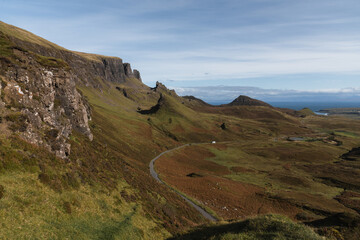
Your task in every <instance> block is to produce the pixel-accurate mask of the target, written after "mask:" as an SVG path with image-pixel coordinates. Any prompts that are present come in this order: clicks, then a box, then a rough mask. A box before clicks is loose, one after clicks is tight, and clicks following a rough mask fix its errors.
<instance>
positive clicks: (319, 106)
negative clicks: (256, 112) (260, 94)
mask: <svg viewBox="0 0 360 240" xmlns="http://www.w3.org/2000/svg"><path fill="white" fill-rule="evenodd" d="M268 103H269V104H271V105H272V106H274V107H279V108H290V109H294V110H301V109H303V108H310V109H311V110H312V111H313V112H317V111H319V110H324V109H329V108H360V102H268Z"/></svg>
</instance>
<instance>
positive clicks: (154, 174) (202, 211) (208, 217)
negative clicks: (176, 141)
mask: <svg viewBox="0 0 360 240" xmlns="http://www.w3.org/2000/svg"><path fill="white" fill-rule="evenodd" d="M189 145H190V144H185V145H182V146H180V147H176V148H173V149H170V150H167V151H165V152H162V153H160V154H159V155H158V156H156V157H155V158H154V159H153V160H151V162H150V164H149V167H150V174H151V176H152V177H153V178H155V179H156V180H157V181H158V182H159V183H161V184H164V185H165V186H167V187H168V188H170V189H171V190H173V191H174V192H175V193H176V194H178V195H179V196H180V197H182V198H183V199H184V200H185V201H186V202H187V203H189V204H190V205H191V206H193V207H194V208H195V209H196V210H197V211H198V212H199V213H201V215H203V216H204V217H205V218H206V219H208V220H210V221H212V222H217V221H218V220H217V219H216V218H215V217H214V216H212V215H211V214H210V213H208V212H206V211H205V210H204V209H203V208H202V207H200V206H199V205H197V204H196V203H194V202H193V201H191V200H190V199H189V198H187V197H186V196H185V195H184V194H183V193H181V192H179V191H177V190H176V189H174V188H172V187H170V186H169V185H167V184H165V182H164V181H162V180H161V179H160V178H159V175H158V174H157V173H156V171H155V169H154V163H155V161H156V160H157V159H158V158H160V157H161V156H162V155H164V154H166V153H168V152H171V151H174V150H177V149H180V148H183V147H186V146H189Z"/></svg>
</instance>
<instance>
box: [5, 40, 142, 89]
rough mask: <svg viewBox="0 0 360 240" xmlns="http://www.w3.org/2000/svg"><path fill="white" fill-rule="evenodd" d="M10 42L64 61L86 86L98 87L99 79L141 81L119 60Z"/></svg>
mask: <svg viewBox="0 0 360 240" xmlns="http://www.w3.org/2000/svg"><path fill="white" fill-rule="evenodd" d="M10 39H11V41H12V42H14V43H15V44H16V46H20V47H22V48H24V49H27V50H29V51H31V52H34V53H36V54H39V55H42V56H46V57H53V58H58V59H62V60H64V61H65V62H66V63H67V64H68V65H69V66H70V67H71V68H72V69H73V70H74V73H75V74H76V76H77V77H78V78H77V79H76V80H77V81H79V83H82V84H85V85H87V86H89V85H90V86H94V87H100V86H99V84H98V82H99V78H101V79H102V80H106V81H109V82H114V83H125V82H127V81H128V80H129V79H130V78H135V79H137V80H139V81H141V77H140V73H139V71H138V70H136V69H134V71H132V69H131V66H130V63H123V61H122V59H121V58H118V57H107V56H101V55H95V54H86V53H77V52H71V51H68V50H64V49H56V48H48V47H44V46H41V45H38V44H35V43H31V42H26V41H23V40H20V39H17V38H14V37H10Z"/></svg>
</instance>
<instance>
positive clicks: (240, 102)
mask: <svg viewBox="0 0 360 240" xmlns="http://www.w3.org/2000/svg"><path fill="white" fill-rule="evenodd" d="M224 105H227V106H264V107H271V105H270V104H268V103H266V102H263V101H260V100H257V99H254V98H251V97H248V96H244V95H240V96H239V97H237V98H236V99H235V100H234V101H232V102H231V103H229V104H224Z"/></svg>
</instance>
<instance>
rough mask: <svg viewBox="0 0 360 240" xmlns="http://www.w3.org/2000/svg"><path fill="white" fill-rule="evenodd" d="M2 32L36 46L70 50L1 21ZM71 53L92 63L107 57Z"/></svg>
mask: <svg viewBox="0 0 360 240" xmlns="http://www.w3.org/2000/svg"><path fill="white" fill-rule="evenodd" d="M0 32H3V33H4V34H6V35H8V36H10V37H14V38H17V39H20V40H22V41H26V42H30V43H35V44H38V45H40V46H44V47H47V48H53V49H56V50H63V51H69V50H67V49H65V48H63V47H61V46H59V45H57V44H55V43H52V42H50V41H48V40H46V39H44V38H42V37H39V36H37V35H35V34H33V33H31V32H29V31H26V30H24V29H21V28H18V27H15V26H13V25H10V24H7V23H4V22H2V21H0ZM71 52H73V53H74V54H78V55H80V56H82V57H85V58H86V59H89V60H92V61H101V58H103V57H105V56H102V55H98V54H90V53H82V52H74V51H71ZM106 57H107V58H109V57H108V56H106Z"/></svg>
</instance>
